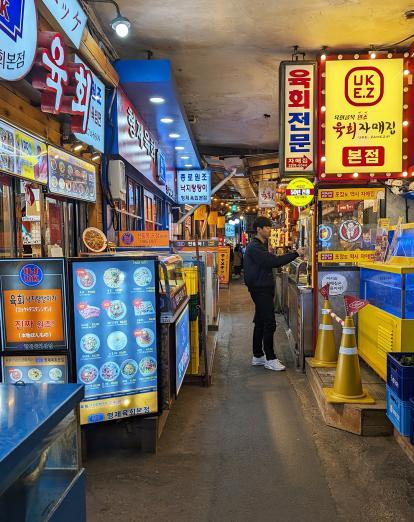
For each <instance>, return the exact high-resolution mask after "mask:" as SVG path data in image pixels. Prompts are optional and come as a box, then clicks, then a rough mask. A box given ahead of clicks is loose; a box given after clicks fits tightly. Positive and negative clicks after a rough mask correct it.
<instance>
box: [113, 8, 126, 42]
mask: <svg viewBox="0 0 414 522" xmlns="http://www.w3.org/2000/svg"><path fill="white" fill-rule="evenodd" d="M118 13H119V8H118ZM111 27H112V29H113V30H114V31H115V32H116V34H117V35H118V36H119V37H120V38H125V37H126V36H128V33H129V28H130V27H131V22H130V21H129V20H128V18H125V16H122V15H121V14H119V16H117V17H116V18H114V19H113V20H112V22H111Z"/></svg>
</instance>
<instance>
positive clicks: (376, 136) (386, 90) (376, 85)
mask: <svg viewBox="0 0 414 522" xmlns="http://www.w3.org/2000/svg"><path fill="white" fill-rule="evenodd" d="M322 77H324V82H322V85H321V89H322V91H323V92H325V102H324V106H325V109H326V110H325V112H324V111H322V114H324V117H325V121H324V124H323V127H324V134H325V135H324V136H322V140H324V141H322V150H323V151H324V152H323V154H322V155H323V156H324V158H325V161H324V163H322V169H324V170H323V172H325V174H335V176H336V174H337V173H349V174H354V173H355V172H357V173H374V174H375V173H382V174H386V173H391V174H392V173H396V174H400V175H401V172H402V171H403V170H406V166H407V165H406V163H407V162H406V160H403V155H404V152H403V137H404V136H403V134H404V133H403V120H404V113H403V105H404V100H403V94H404V91H403V89H404V60H403V59H402V58H392V59H390V58H384V59H375V60H373V59H367V60H355V59H354V57H350V58H349V59H342V60H327V61H326V63H325V72H324V73H322ZM323 84H324V85H323ZM407 89H408V87H407Z"/></svg>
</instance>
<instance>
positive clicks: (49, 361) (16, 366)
mask: <svg viewBox="0 0 414 522" xmlns="http://www.w3.org/2000/svg"><path fill="white" fill-rule="evenodd" d="M3 376H4V381H5V382H6V383H9V384H14V383H15V382H18V381H23V382H27V383H29V384H30V383H37V384H48V383H55V384H64V383H66V382H68V377H67V357H66V355H18V356H13V357H4V358H3Z"/></svg>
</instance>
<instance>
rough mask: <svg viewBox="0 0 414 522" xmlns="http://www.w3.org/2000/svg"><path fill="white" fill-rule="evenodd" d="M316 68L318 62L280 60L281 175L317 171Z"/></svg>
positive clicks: (307, 173) (304, 173) (305, 173)
mask: <svg viewBox="0 0 414 522" xmlns="http://www.w3.org/2000/svg"><path fill="white" fill-rule="evenodd" d="M315 71H316V64H315V62H309V61H292V62H291V61H288V62H281V64H280V69H279V82H280V83H279V85H280V100H279V106H280V142H281V143H280V149H279V150H280V163H279V170H280V174H281V176H289V175H299V176H300V175H302V176H303V175H313V174H315V173H316V161H315V160H316V148H317V147H316V139H315V108H316V89H315Z"/></svg>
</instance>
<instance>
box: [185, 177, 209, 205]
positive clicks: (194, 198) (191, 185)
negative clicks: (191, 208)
mask: <svg viewBox="0 0 414 522" xmlns="http://www.w3.org/2000/svg"><path fill="white" fill-rule="evenodd" d="M177 197H178V204H179V205H199V204H201V203H206V204H207V205H209V204H210V203H211V172H210V171H209V170H179V171H178V173H177Z"/></svg>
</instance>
